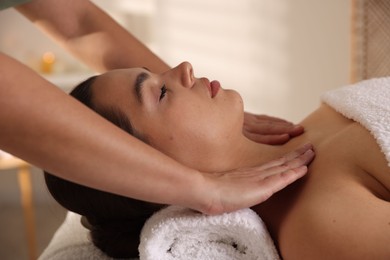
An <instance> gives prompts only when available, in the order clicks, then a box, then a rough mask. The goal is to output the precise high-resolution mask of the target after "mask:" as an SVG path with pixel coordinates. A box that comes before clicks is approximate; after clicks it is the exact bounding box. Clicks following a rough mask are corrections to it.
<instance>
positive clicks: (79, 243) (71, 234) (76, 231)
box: [38, 211, 112, 260]
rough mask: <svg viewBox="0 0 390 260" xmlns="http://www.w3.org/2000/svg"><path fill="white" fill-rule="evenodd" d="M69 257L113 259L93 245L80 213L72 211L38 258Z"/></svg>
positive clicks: (50, 259)
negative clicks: (82, 223) (81, 220)
mask: <svg viewBox="0 0 390 260" xmlns="http://www.w3.org/2000/svg"><path fill="white" fill-rule="evenodd" d="M69 259H77V260H87V259H99V260H111V259H112V258H110V257H108V256H106V255H105V254H103V253H102V252H101V251H100V250H99V249H98V248H96V247H95V246H94V245H93V243H92V241H91V240H90V237H89V230H88V229H86V228H84V227H83V226H82V225H81V222H80V215H78V214H76V213H73V212H70V211H69V212H68V213H67V215H66V218H65V221H64V222H63V223H62V225H61V226H60V228H59V229H58V230H57V231H56V233H55V234H54V236H53V238H52V240H51V241H50V243H49V245H48V246H47V248H46V249H45V250H44V251H43V253H42V255H41V256H40V257H39V259H38V260H69Z"/></svg>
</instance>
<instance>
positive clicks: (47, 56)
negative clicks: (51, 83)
mask: <svg viewBox="0 0 390 260" xmlns="http://www.w3.org/2000/svg"><path fill="white" fill-rule="evenodd" d="M55 60H56V56H55V55H54V53H52V52H45V53H44V54H43V55H42V61H41V72H42V73H47V74H50V73H52V72H53V66H54V62H55Z"/></svg>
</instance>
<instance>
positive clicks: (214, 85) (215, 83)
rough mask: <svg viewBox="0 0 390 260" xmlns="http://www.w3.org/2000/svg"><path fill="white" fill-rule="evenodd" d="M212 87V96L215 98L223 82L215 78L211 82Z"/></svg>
mask: <svg viewBox="0 0 390 260" xmlns="http://www.w3.org/2000/svg"><path fill="white" fill-rule="evenodd" d="M210 88H211V97H212V98H214V97H215V96H216V95H217V93H218V91H219V89H220V88H221V84H220V83H219V81H217V80H213V81H211V82H210Z"/></svg>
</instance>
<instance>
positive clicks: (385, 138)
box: [322, 77, 390, 166]
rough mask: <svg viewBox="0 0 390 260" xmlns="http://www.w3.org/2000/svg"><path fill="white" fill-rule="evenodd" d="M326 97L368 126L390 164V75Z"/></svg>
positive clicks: (344, 88)
mask: <svg viewBox="0 0 390 260" xmlns="http://www.w3.org/2000/svg"><path fill="white" fill-rule="evenodd" d="M322 100H323V101H324V102H325V103H327V104H328V105H330V106H331V107H333V108H334V109H335V110H336V111H337V112H339V113H341V114H342V115H344V116H345V117H347V118H350V119H352V120H354V121H356V122H359V123H360V124H361V125H363V126H364V127H365V128H367V129H368V130H369V131H370V132H371V134H372V135H373V136H374V138H375V139H376V141H377V143H378V145H379V146H380V148H381V150H382V152H383V154H384V155H385V156H386V159H387V162H388V165H389V166H390V77H385V78H376V79H370V80H365V81H361V82H359V83H356V84H353V85H350V86H346V87H343V88H340V89H336V90H333V91H329V92H327V93H325V94H324V95H323V96H322Z"/></svg>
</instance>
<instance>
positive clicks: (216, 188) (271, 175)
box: [198, 144, 314, 214]
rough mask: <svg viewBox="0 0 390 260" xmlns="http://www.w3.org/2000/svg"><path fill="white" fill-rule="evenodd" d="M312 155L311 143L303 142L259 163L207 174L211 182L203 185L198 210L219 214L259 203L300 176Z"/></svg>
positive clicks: (304, 171)
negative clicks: (200, 206)
mask: <svg viewBox="0 0 390 260" xmlns="http://www.w3.org/2000/svg"><path fill="white" fill-rule="evenodd" d="M313 158H314V151H313V147H312V145H310V144H306V145H304V146H302V147H300V148H298V149H296V150H295V151H293V152H290V153H288V154H286V155H284V156H283V157H281V158H279V159H275V160H273V161H270V162H268V163H266V164H263V165H261V166H257V167H251V168H245V169H237V170H234V171H229V172H223V173H212V174H208V175H206V178H207V179H208V182H207V183H208V184H210V183H211V186H210V185H207V187H204V190H203V193H204V194H203V196H207V198H206V199H207V201H208V203H209V205H205V207H202V208H201V209H200V211H202V212H203V213H205V214H220V213H224V212H231V211H235V210H238V209H241V208H248V207H252V206H254V205H256V204H259V203H262V202H264V201H266V200H267V199H268V198H270V197H271V196H272V195H273V194H274V193H276V192H278V191H279V190H281V189H283V188H285V187H286V186H287V185H289V184H291V183H293V182H294V181H296V180H297V179H299V178H301V177H302V176H304V175H305V174H306V173H307V165H308V164H309V163H310V162H311V161H312V160H313ZM210 180H211V181H210ZM198 210H199V209H198Z"/></svg>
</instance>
